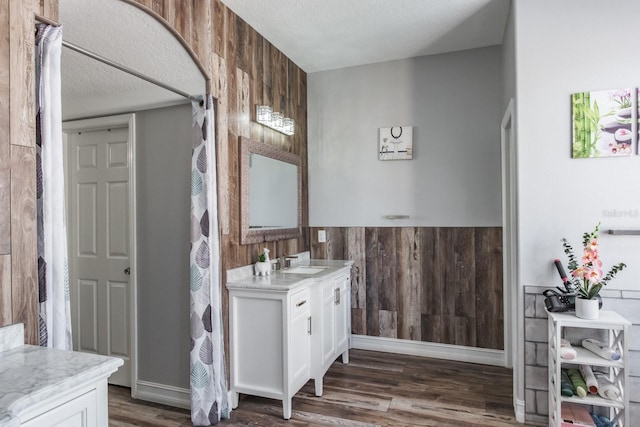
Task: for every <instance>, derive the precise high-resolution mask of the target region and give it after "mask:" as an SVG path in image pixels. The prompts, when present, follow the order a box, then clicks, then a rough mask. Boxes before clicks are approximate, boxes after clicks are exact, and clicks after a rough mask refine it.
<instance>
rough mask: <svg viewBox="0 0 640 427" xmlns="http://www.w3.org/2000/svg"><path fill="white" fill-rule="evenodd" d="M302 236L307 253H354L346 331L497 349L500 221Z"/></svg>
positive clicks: (330, 229) (331, 255) (314, 232)
mask: <svg viewBox="0 0 640 427" xmlns="http://www.w3.org/2000/svg"><path fill="white" fill-rule="evenodd" d="M318 230H326V234H327V241H326V243H318V241H317V235H318ZM310 240H311V256H312V258H319V259H352V260H354V267H353V270H352V277H351V283H352V288H351V303H352V313H351V319H352V332H353V333H354V334H360V335H369V336H381V337H388V338H400V339H407V340H414V341H425V342H433V343H442V344H456V345H464V346H471V347H482V348H490V349H498V350H502V349H503V346H504V336H503V335H504V333H503V331H504V325H503V300H502V229H501V228H499V227H464V228H462V227H460V228H457V227H446V228H445V227H415V228H414V227H398V228H393V227H380V228H375V227H367V228H364V227H327V228H317V227H312V228H311V229H310Z"/></svg>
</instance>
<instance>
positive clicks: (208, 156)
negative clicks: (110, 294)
mask: <svg viewBox="0 0 640 427" xmlns="http://www.w3.org/2000/svg"><path fill="white" fill-rule="evenodd" d="M192 111H193V152H192V156H191V258H190V266H191V283H190V286H191V355H190V359H191V421H192V422H193V425H194V426H209V425H212V424H218V422H219V421H220V420H221V419H223V418H228V417H229V404H228V402H227V382H226V373H225V360H224V359H225V358H224V339H223V333H222V332H223V331H222V313H221V308H222V305H221V301H220V240H219V236H218V201H217V200H218V199H217V194H216V193H217V191H216V152H215V142H214V141H215V134H214V121H213V98H212V97H211V96H208V97H207V102H206V109H205V107H204V106H201V105H199V104H198V103H197V102H193V103H192Z"/></svg>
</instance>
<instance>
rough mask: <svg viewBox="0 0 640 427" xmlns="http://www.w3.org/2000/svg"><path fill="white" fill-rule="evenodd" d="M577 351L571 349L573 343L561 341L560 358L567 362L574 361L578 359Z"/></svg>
mask: <svg viewBox="0 0 640 427" xmlns="http://www.w3.org/2000/svg"><path fill="white" fill-rule="evenodd" d="M576 355H577V354H576V350H575V349H574V348H573V347H571V343H570V342H569V341H567V340H565V339H564V338H562V339H561V340H560V357H561V358H563V359H565V360H573V359H575V358H576Z"/></svg>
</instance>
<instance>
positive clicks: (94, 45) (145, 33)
mask: <svg viewBox="0 0 640 427" xmlns="http://www.w3.org/2000/svg"><path fill="white" fill-rule="evenodd" d="M60 23H61V24H62V25H63V39H64V40H65V41H68V42H70V43H73V44H75V45H78V46H80V47H83V48H85V49H87V50H89V51H92V52H94V53H97V54H98V55H100V56H103V57H106V58H108V59H110V60H112V61H114V62H117V63H119V64H121V65H125V66H127V67H129V68H132V69H134V70H136V71H138V72H141V73H142V74H145V75H147V76H150V77H152V78H154V79H156V80H159V81H161V82H163V83H166V84H169V85H170V86H173V87H175V88H177V89H180V90H182V91H184V92H187V93H189V94H192V95H203V94H204V91H205V81H204V78H203V76H202V74H201V73H200V71H199V70H198V68H197V66H196V64H195V63H194V62H193V60H192V59H191V57H190V56H189V54H188V53H187V52H186V51H185V50H184V48H183V46H182V45H181V44H180V42H178V40H176V39H175V37H174V36H173V35H172V34H171V33H169V32H168V31H167V30H166V28H165V27H164V26H162V24H160V23H159V22H157V21H156V20H155V19H153V18H152V17H150V16H149V15H147V14H146V13H144V12H143V11H141V10H140V9H139V8H137V7H134V6H131V5H129V4H127V3H125V2H122V1H120V0H60ZM61 67H62V101H63V102H62V110H63V117H64V118H65V119H68V118H77V117H90V116H96V115H103V114H113V113H118V112H124V111H135V110H139V109H143V108H149V107H155V106H161V105H169V104H175V103H177V102H183V101H184V100H185V98H182V97H181V96H179V95H175V94H173V93H172V92H169V91H167V90H164V89H161V88H159V87H157V86H155V85H152V84H150V83H148V82H145V81H144V80H141V79H138V78H136V77H133V76H131V75H129V74H127V73H124V72H123V71H120V70H117V69H115V68H112V67H109V66H107V65H105V64H102V63H100V62H98V61H96V60H93V59H90V58H88V57H86V56H83V55H81V54H79V53H77V52H74V51H72V50H70V49H67V48H63V49H62V66H61Z"/></svg>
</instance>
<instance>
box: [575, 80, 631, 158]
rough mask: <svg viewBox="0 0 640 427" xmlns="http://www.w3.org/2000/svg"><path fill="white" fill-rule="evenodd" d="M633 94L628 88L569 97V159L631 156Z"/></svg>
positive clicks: (580, 93)
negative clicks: (570, 127)
mask: <svg viewBox="0 0 640 427" xmlns="http://www.w3.org/2000/svg"><path fill="white" fill-rule="evenodd" d="M631 94H632V92H631V89H629V88H624V89H615V90H602V91H594V92H578V93H574V94H572V95H571V103H572V115H573V138H572V157H573V158H589V157H611V156H628V155H630V154H631V146H632V144H633V140H634V139H635V138H634V137H633V134H632V132H631V125H632V123H631V120H632V115H633V114H632V96H631Z"/></svg>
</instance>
